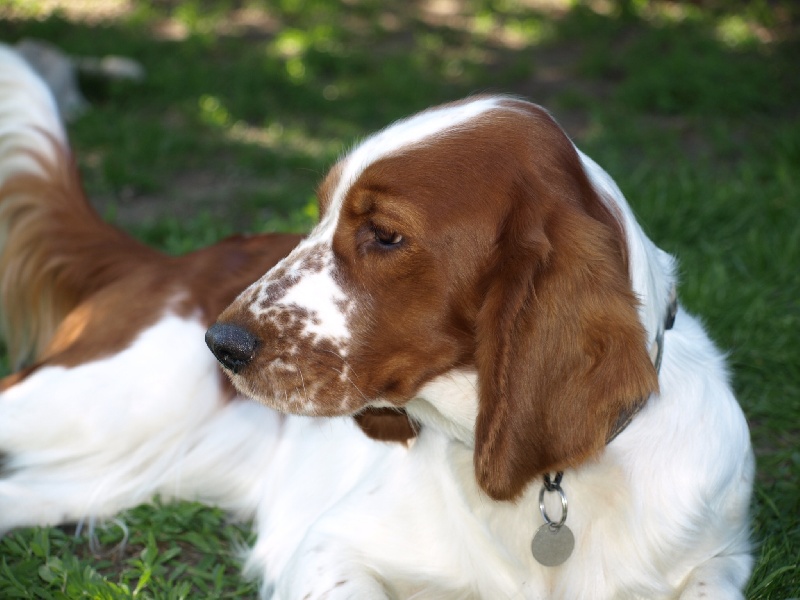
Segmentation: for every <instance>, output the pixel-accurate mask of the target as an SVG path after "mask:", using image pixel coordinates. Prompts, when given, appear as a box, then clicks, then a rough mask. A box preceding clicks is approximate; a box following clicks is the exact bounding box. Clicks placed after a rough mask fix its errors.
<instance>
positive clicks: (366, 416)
mask: <svg viewBox="0 0 800 600" xmlns="http://www.w3.org/2000/svg"><path fill="white" fill-rule="evenodd" d="M353 418H354V419H355V420H356V423H358V426H359V427H361V429H362V430H363V431H364V433H366V434H367V436H368V437H371V438H372V439H373V440H381V441H384V442H407V441H408V440H410V439H411V438H413V437H416V435H417V430H418V429H419V425H417V423H416V422H414V421H412V420H411V419H410V418H409V417H408V415H407V414H406V411H404V410H403V409H402V408H397V409H393V408H367V409H366V410H363V411H361V412H360V413H358V414H357V415H355V417H353Z"/></svg>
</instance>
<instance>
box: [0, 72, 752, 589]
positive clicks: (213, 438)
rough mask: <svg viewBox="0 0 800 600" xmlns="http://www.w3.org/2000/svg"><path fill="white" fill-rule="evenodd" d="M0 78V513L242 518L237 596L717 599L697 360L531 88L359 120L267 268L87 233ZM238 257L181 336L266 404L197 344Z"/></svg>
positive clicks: (729, 433) (726, 515) (729, 568)
mask: <svg viewBox="0 0 800 600" xmlns="http://www.w3.org/2000/svg"><path fill="white" fill-rule="evenodd" d="M2 60H3V61H5V63H6V64H9V62H13V61H10V59H9V58H8V57H5V56H3V57H2ZM0 72H4V73H5V72H7V71H0ZM13 77H14V78H16V79H15V86H12V87H13V89H15V90H17V91H15V94H18V95H20V96H19V99H18V101H16V102H6V101H5V100H3V104H1V105H0V128H3V129H0V133H2V135H3V138H2V141H1V142H0V144H2V145H0V184H2V186H3V187H2V192H0V194H2V196H0V222H2V227H3V228H4V229H3V230H2V232H3V238H2V239H3V241H4V247H3V249H2V255H1V256H2V258H1V259H0V260H2V263H0V264H2V269H3V271H2V281H1V282H0V292H2V302H3V309H4V315H6V314H8V315H16V316H15V317H6V323H5V330H6V332H7V335H9V336H11V337H10V339H12V340H16V341H14V342H13V345H12V347H13V348H23V349H24V348H26V345H25V344H26V342H27V341H30V340H41V341H36V343H35V344H32V345H31V344H29V346H28V347H31V348H33V349H34V354H35V355H36V356H37V359H38V362H36V363H35V364H34V366H33V367H32V368H29V369H27V370H24V371H22V372H21V373H20V374H18V375H16V376H11V378H9V379H7V380H6V381H5V382H4V384H3V386H4V391H3V392H2V396H0V450H2V452H3V453H4V455H5V457H6V460H5V471H4V474H3V476H2V479H0V529H7V528H9V527H14V526H18V525H24V524H32V523H57V522H61V521H63V520H67V519H80V518H86V517H96V516H106V515H109V514H112V513H113V512H114V511H117V510H119V509H120V508H123V507H126V506H130V505H133V504H135V503H136V502H139V501H141V500H146V499H147V498H149V497H150V496H151V495H152V494H153V493H155V492H160V493H161V494H162V495H164V496H167V497H190V498H199V499H203V500H206V501H209V502H215V503H217V504H219V505H221V506H223V507H225V508H227V509H229V510H232V511H236V512H237V513H239V514H242V515H248V514H251V513H252V512H255V515H256V528H257V531H258V539H257V542H256V544H255V547H254V548H253V549H252V552H251V554H250V558H249V562H248V565H247V570H248V571H250V572H251V573H256V574H258V575H259V576H261V577H262V578H263V581H264V585H263V588H262V589H263V593H264V595H265V596H266V597H273V598H281V599H295V598H297V599H311V598H329V599H331V598H387V597H388V598H411V597H414V598H530V599H545V598H560V599H570V600H573V599H575V598H582V599H590V598H598V599H600V598H675V597H680V598H683V599H684V600H688V599H693V598H704V597H705V598H709V599H710V598H741V597H742V594H741V590H742V588H743V586H744V585H745V583H746V581H747V578H748V576H749V573H750V569H751V564H752V559H751V556H750V553H749V543H748V505H749V498H750V490H751V487H752V478H753V459H752V452H751V448H750V441H749V435H748V429H747V425H746V423H745V420H744V418H743V416H742V412H741V410H740V408H739V406H738V404H737V403H736V401H735V399H734V397H733V394H732V392H731V389H730V385H729V383H728V379H727V375H726V371H725V365H724V360H723V357H722V355H721V354H720V352H719V351H718V350H716V349H715V348H714V346H713V344H712V343H711V342H710V341H709V339H708V337H707V335H706V334H705V332H704V330H703V328H702V326H701V325H700V324H699V322H698V321H697V320H696V319H694V318H693V317H691V316H690V315H689V314H687V313H686V312H685V311H684V310H683V309H677V305H676V303H675V302H674V298H673V297H672V293H673V289H674V277H673V260H672V259H671V257H669V256H668V255H667V254H665V253H664V252H662V251H660V250H659V249H658V248H656V247H655V246H654V245H653V244H652V243H651V242H650V240H649V239H648V238H647V237H646V236H645V235H644V233H643V232H642V230H641V228H640V227H639V225H638V224H637V223H636V221H635V219H634V217H633V214H632V212H631V210H630V208H629V207H628V205H627V203H626V202H625V200H624V198H623V196H622V194H621V192H620V191H619V189H618V188H617V187H616V185H615V184H614V183H613V181H612V180H611V179H610V178H609V176H608V175H607V174H606V173H605V172H604V171H603V170H602V169H601V168H600V167H599V166H597V164H596V163H594V162H593V161H592V160H591V159H589V158H588V157H586V156H585V155H583V154H581V153H580V152H579V151H577V150H576V149H575V148H574V146H573V145H572V143H571V142H570V141H569V140H568V138H567V137H566V136H565V134H564V133H563V131H562V130H561V129H560V128H559V127H558V125H557V124H556V123H555V122H554V121H553V120H552V119H551V117H550V116H549V115H548V114H547V113H545V112H544V111H543V110H542V109H540V108H538V107H536V106H534V105H531V104H528V103H526V102H522V101H519V100H514V99H509V98H504V97H481V98H473V99H469V100H466V101H463V102H459V103H455V104H450V105H445V106H442V107H439V108H435V109H431V110H428V111H425V112H423V113H421V114H419V115H416V116H414V117H411V118H409V119H407V120H405V121H401V122H398V123H396V124H394V125H392V126H390V127H389V128H387V129H385V130H384V131H382V132H380V133H378V134H376V135H374V136H372V137H370V138H368V139H367V140H366V141H364V142H363V143H362V144H360V145H359V146H357V147H356V148H355V149H354V150H353V151H352V152H350V153H349V154H347V155H346V156H345V157H344V158H343V159H342V160H341V161H340V162H339V163H338V164H337V165H336V166H335V167H334V168H333V169H332V170H331V172H330V173H329V175H328V176H327V177H326V178H325V180H324V181H323V183H322V185H321V187H320V190H319V200H320V209H321V210H320V212H321V215H322V216H321V220H320V223H319V225H318V226H317V227H316V228H315V229H314V230H313V231H312V232H311V234H310V236H309V237H308V238H307V239H306V240H304V241H303V242H301V243H300V245H299V246H297V248H296V249H295V250H293V251H292V252H291V253H290V254H289V255H288V257H286V258H285V259H284V260H282V261H281V262H279V263H278V264H277V265H276V266H275V267H274V268H270V267H272V264H273V263H274V262H276V260H277V258H278V257H279V256H280V255H281V253H284V252H287V251H288V249H289V248H290V247H291V246H293V245H294V243H295V240H294V239H292V238H276V239H271V238H256V239H255V241H253V243H252V245H248V243H247V242H246V241H234V242H230V243H229V244H231V245H226V244H223V245H221V246H219V247H215V248H212V249H209V250H207V251H203V252H200V253H198V254H196V255H191V256H190V257H186V258H181V259H175V258H165V257H163V256H161V255H159V254H156V253H154V252H153V251H151V250H149V249H146V248H143V247H142V246H140V245H139V244H137V243H135V242H133V241H131V240H129V239H128V238H127V237H125V236H124V235H122V234H120V233H119V232H117V231H115V230H112V229H110V228H109V227H108V226H106V225H104V224H103V223H102V222H100V221H99V219H97V217H96V216H94V214H93V213H92V212H91V211H90V210H89V209H88V208H87V205H86V204H85V202H83V201H82V200H80V201H78V200H76V198H77V197H78V196H80V193H79V191H80V190H79V187H77V180H76V179H75V176H74V171H73V170H71V167H70V166H69V165H70V163H69V160H68V153H67V152H66V150H65V146H64V143H65V142H64V137H63V133H62V132H61V129H60V127H56V124H55V123H54V120H53V117H52V113H49V112H48V111H49V110H50V108H49V107H44V108H43V109H42V110H38V111H37V110H35V109H34V108H33V107H34V105H35V104H36V103H35V102H33V101H32V100H30V98H28V99H26V98H25V94H27V95H28V96H32V97H35V98H36V99H37V101H41V98H42V97H43V92H42V90H41V89H40V88H39V87H37V85H38V84H36V83H35V82H34V81H33V80H32V79H31V77H30V76H29V74H25V73H24V69H23V68H21V67H20V68H15V69H14V75H13ZM17 80H18V81H17ZM23 84H24V85H23ZM0 86H5V87H2V88H0V89H1V91H3V93H4V94H5V90H6V89H9V87H8V84H7V83H6V81H2V80H0ZM1 97H2V98H4V99H5V98H6V96H5V95H3V96H1ZM12 121H13V122H16V123H25V124H26V125H25V126H24V127H22V126H20V127H21V129H20V128H17V129H14V128H11V129H10V131H11V133H12V134H13V135H9V134H8V131H9V127H8V124H9V123H11V122H12ZM42 130H44V131H45V132H46V133H45V134H42ZM30 152H33V153H34V155H35V158H32V157H31V155H30ZM54 215H57V216H54ZM27 230H30V231H31V232H32V233H27V234H26V233H25V232H26V231H27ZM25 235H27V237H17V236H25ZM18 239H19V240H26V241H17V240H18ZM254 271H260V273H264V274H263V276H262V277H261V279H259V280H258V281H256V282H255V283H253V284H252V285H251V286H250V287H249V288H247V289H246V290H245V291H243V292H242V293H241V294H240V295H239V296H238V298H237V299H236V300H235V301H234V302H233V304H232V305H231V306H230V307H229V308H228V309H226V310H225V311H224V312H223V313H222V315H221V316H220V318H219V320H218V321H217V323H216V324H214V325H213V326H212V327H211V328H210V329H209V330H208V332H207V333H206V341H207V343H208V345H209V346H210V347H211V349H212V351H213V352H214V354H215V355H216V356H217V357H218V359H219V360H220V361H221V362H222V364H223V365H224V366H225V367H226V369H227V371H228V373H229V375H230V376H231V380H232V382H233V384H234V386H235V387H236V388H237V389H238V390H240V392H241V393H242V394H244V395H245V396H248V397H252V398H255V399H257V400H258V401H259V402H261V403H263V404H266V405H267V406H268V407H271V408H265V407H262V406H258V405H256V404H255V403H253V402H252V401H249V400H245V399H243V398H236V399H233V400H229V399H228V396H226V393H227V390H226V388H225V386H224V385H222V384H221V382H220V381H219V380H218V374H217V371H216V370H215V368H214V365H212V364H211V359H210V355H209V354H207V353H203V352H202V348H201V343H202V342H199V341H198V340H200V339H201V338H202V331H203V328H204V324H205V323H207V322H209V321H210V320H211V319H213V316H214V315H215V314H216V312H215V311H217V310H218V309H221V308H222V306H221V303H222V304H224V303H225V302H224V301H223V296H224V295H225V294H231V293H234V294H235V292H231V290H234V289H241V288H243V287H244V286H245V285H247V283H249V282H250V281H252V280H253V279H255V275H254ZM7 274H8V275H7ZM223 291H224V293H223ZM30 301H36V303H37V304H35V306H36V307H37V308H36V310H33V311H31V310H29V309H26V308H25V306H26V304H25V302H30ZM9 307H11V308H10V309H9ZM9 310H10V312H7V311H9ZM676 310H677V314H675V312H676ZM47 319H50V321H51V322H52V323H53V325H47V324H46V322H47ZM20 323H21V324H30V325H26V326H24V327H20ZM41 323H45V325H41ZM19 331H21V332H22V334H19V333H18V332H19ZM14 336H16V337H14ZM46 340H49V341H46ZM276 411H280V412H276ZM283 413H290V414H292V415H297V416H284V415H283ZM353 417H355V419H354V418H353ZM359 427H360V429H361V430H363V431H365V432H366V433H367V434H368V436H369V437H368V436H367V435H364V434H363V433H362V431H361V430H359ZM370 438H377V439H378V440H392V441H391V442H387V441H375V440H373V439H370ZM398 440H399V441H402V442H404V443H396V442H397V441H398ZM556 473H557V475H555V474H556ZM551 475H555V479H553V478H552V477H551Z"/></svg>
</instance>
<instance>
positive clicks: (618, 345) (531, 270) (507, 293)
mask: <svg viewBox="0 0 800 600" xmlns="http://www.w3.org/2000/svg"><path fill="white" fill-rule="evenodd" d="M564 141H565V143H566V144H568V145H569V146H568V147H567V146H566V145H565V144H562V147H561V149H560V154H559V153H558V152H559V151H557V150H555V151H554V150H552V148H548V152H547V154H548V156H547V157H542V156H537V158H536V161H535V162H536V163H537V164H536V165H535V166H532V167H530V168H529V169H528V171H527V172H526V173H524V174H522V175H521V176H520V177H519V178H518V180H517V182H516V184H515V186H514V190H513V191H512V192H511V196H512V197H511V198H510V204H509V210H508V214H507V216H506V219H505V221H504V223H503V224H502V225H501V227H500V231H499V235H498V240H497V244H496V247H495V249H494V256H493V258H492V260H491V264H490V265H489V269H488V271H487V276H486V277H487V278H486V282H485V289H486V295H485V298H484V301H483V304H482V306H481V308H480V310H479V313H478V317H477V324H476V336H477V338H476V356H475V358H476V366H477V369H478V377H479V410H478V418H477V422H476V439H475V456H474V461H475V472H476V477H477V480H478V482H479V484H480V485H481V487H482V488H483V489H484V491H486V492H487V493H488V494H489V495H490V496H491V497H492V498H495V499H497V500H509V499H513V498H515V497H517V496H518V495H519V494H520V493H521V492H522V491H523V489H524V487H525V485H526V484H527V483H529V482H530V481H531V480H532V479H533V478H534V477H536V476H538V475H541V474H543V473H546V472H551V471H557V470H561V469H564V468H566V467H569V466H574V465H577V464H579V463H581V462H582V461H584V460H586V459H587V458H589V457H591V456H592V455H594V454H596V453H597V452H599V451H600V450H601V449H602V448H603V446H604V445H605V443H606V439H607V437H608V435H609V433H610V431H611V430H612V428H613V427H614V424H615V422H616V420H617V419H618V418H619V416H620V415H621V414H622V413H623V412H624V411H626V410H628V409H630V408H631V407H632V406H634V405H635V404H637V402H638V401H641V399H642V398H645V397H646V396H647V395H649V394H650V393H651V392H653V391H654V390H656V389H657V387H658V379H657V374H656V371H655V368H654V367H653V365H652V363H651V362H650V359H649V356H648V352H647V344H646V340H645V333H644V329H643V327H642V326H641V324H640V322H639V319H638V316H637V300H636V298H635V296H634V294H633V292H632V290H631V285H630V282H629V276H628V272H627V264H626V262H627V259H626V250H625V246H624V243H623V241H622V240H623V238H622V232H621V230H620V226H619V225H618V224H617V222H616V220H615V219H614V217H613V216H612V215H611V213H610V212H609V211H608V209H607V208H606V207H605V206H604V205H603V204H602V202H601V200H600V199H599V197H598V196H597V194H596V192H595V191H594V189H593V188H592V186H591V184H590V183H589V181H588V179H587V178H586V175H585V173H584V171H583V168H582V166H581V165H580V162H579V159H578V157H577V155H576V154H575V151H574V149H573V148H572V146H571V144H570V143H569V142H568V141H567V140H566V138H565V140H564ZM532 162H533V161H532Z"/></svg>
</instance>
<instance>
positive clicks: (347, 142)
mask: <svg viewBox="0 0 800 600" xmlns="http://www.w3.org/2000/svg"><path fill="white" fill-rule="evenodd" d="M606 4H608V5H610V6H611V8H612V10H611V12H610V13H607V14H602V13H598V12H595V11H594V10H592V9H591V8H590V6H594V7H602V6H604V5H605V4H603V3H599V2H598V3H581V2H575V3H572V4H567V5H565V8H564V10H562V11H556V12H554V13H553V12H545V11H543V10H537V9H536V8H535V5H534V8H530V7H529V6H527V5H526V4H524V3H517V2H514V1H513V0H471V1H467V2H464V4H463V6H464V14H463V15H462V16H461V17H459V18H449V19H448V18H447V15H444V16H442V15H439V16H438V17H437V16H436V15H434V16H431V15H430V14H429V13H426V12H425V11H423V10H422V9H420V8H413V7H412V6H415V5H412V4H411V3H406V2H401V1H400V0H394V1H389V2H379V1H378V0H359V1H354V2H349V3H346V4H343V3H339V2H334V1H333V0H306V1H301V0H278V1H271V2H267V1H266V0H263V1H259V0H250V1H248V2H238V1H233V0H230V1H223V0H219V1H212V0H205V1H200V0H169V1H158V2H156V1H155V0H153V1H150V2H137V3H135V6H134V9H133V10H131V11H128V12H123V13H122V14H121V15H118V16H116V17H114V18H113V19H111V20H108V21H105V22H101V23H97V22H93V21H92V20H91V19H89V20H87V19H86V18H83V17H74V16H70V15H69V14H65V15H62V16H58V15H50V16H44V17H43V16H39V17H37V15H36V14H35V7H34V8H30V6H29V3H27V2H24V1H23V0H15V1H14V2H13V3H12V5H13V6H15V7H16V9H15V10H16V13H14V15H13V18H12V15H11V13H8V15H6V16H8V18H6V19H5V20H1V21H0V39H5V40H8V41H15V40H17V39H19V38H21V37H25V36H27V37H39V38H43V39H46V40H49V41H51V42H54V43H56V44H58V45H60V46H61V47H62V48H64V49H65V50H67V51H69V52H70V53H72V54H82V55H103V54H121V55H127V56H131V57H134V58H136V59H137V60H139V61H141V62H142V63H143V64H144V66H145V67H146V69H147V73H148V76H147V79H146V80H145V81H144V82H143V83H141V84H130V83H127V84H122V83H118V84H108V83H101V82H97V81H87V82H85V87H84V89H85V91H86V95H87V96H88V97H89V99H90V100H91V102H92V105H93V108H92V110H91V111H90V112H89V113H88V114H86V115H85V116H83V117H82V118H81V119H79V120H78V121H76V122H75V123H73V124H72V125H71V127H70V133H71V136H72V140H73V143H74V145H75V148H76V151H77V154H78V158H79V161H80V165H81V170H82V172H83V174H84V179H85V183H86V186H87V189H88V190H89V194H90V196H91V197H92V199H93V201H94V202H95V203H96V205H97V207H98V209H99V210H100V211H101V212H102V214H104V215H105V216H106V217H107V218H108V219H110V220H112V221H115V222H117V223H119V224H120V225H121V226H123V227H125V228H127V229H128V230H129V231H131V232H133V233H134V235H136V236H137V237H140V238H141V239H144V240H146V241H148V242H149V243H152V244H154V245H157V246H159V247H162V248H165V249H167V250H169V251H171V252H183V251H185V250H187V249H190V248H193V247H197V246H201V245H204V244H207V243H210V242H212V241H214V240H216V239H219V238H220V237H222V236H224V235H226V234H228V233H230V232H233V231H243V230H246V231H266V230H296V231H303V230H307V229H308V228H309V227H310V225H311V224H312V223H313V221H314V218H315V216H316V213H315V208H314V204H313V199H314V187H315V185H316V184H317V183H318V181H319V179H320V177H321V175H322V174H323V173H324V172H325V170H326V169H327V168H328V167H329V166H330V164H331V163H332V162H333V160H334V159H335V157H336V156H337V155H338V154H339V153H340V152H341V151H342V150H344V149H346V148H347V147H349V146H351V145H352V144H353V143H355V142H356V141H357V140H358V139H359V137H361V136H363V135H365V134H366V133H368V132H370V131H371V130H374V129H375V128H377V127H381V126H383V125H385V124H387V123H388V122H390V121H391V120H393V119H396V118H399V117H402V116H405V115H408V114H410V113H412V112H414V111H416V110H418V109H421V108H424V107H426V106H429V105H431V104H435V103H438V102H442V101H446V100H450V99H455V98H458V97H461V96H464V95H467V94H469V93H473V92H481V91H503V92H510V93H515V94H519V95H523V96H526V97H529V98H531V99H532V100H534V101H538V102H540V103H542V104H545V105H546V106H548V107H549V108H550V109H551V110H552V111H553V112H554V114H555V116H556V117H557V118H559V119H560V120H561V121H562V122H563V123H564V125H565V126H566V127H567V129H568V131H569V133H570V134H571V135H572V136H573V137H574V138H575V139H576V141H577V142H578V144H579V145H580V146H581V147H582V148H584V149H585V150H587V151H588V152H589V153H590V154H591V155H592V156H593V157H594V158H595V159H597V160H598V161H599V162H600V164H602V165H604V166H605V167H606V168H607V170H608V171H609V172H610V173H611V174H612V175H613V176H614V177H615V178H616V180H617V181H618V183H619V184H620V186H621V187H622V189H623V191H625V193H626V195H627V196H628V198H629V200H630V202H631V204H632V206H633V207H634V210H635V211H636V213H637V214H638V216H639V218H640V220H641V222H642V223H643V224H644V227H645V229H646V230H647V231H648V233H649V234H650V235H651V237H652V238H653V239H654V240H655V241H656V242H657V243H658V244H659V245H660V246H662V247H664V248H665V249H667V250H668V251H670V252H672V253H674V254H676V255H677V256H678V257H679V259H680V263H681V281H682V283H681V287H680V295H681V300H682V302H683V303H684V304H685V305H686V306H687V307H688V308H689V309H690V310H692V311H694V312H696V313H698V314H700V315H702V316H703V319H704V321H705V323H706V324H707V326H708V328H709V330H710V331H711V334H712V336H713V337H714V339H716V340H717V341H718V343H719V344H720V345H721V346H722V347H723V348H725V349H727V350H728V351H729V356H730V365H731V370H732V376H733V380H734V383H735V387H736V390H737V394H738V397H739V399H740V401H741V403H742V406H743V407H744V410H745V412H746V414H747V416H748V419H749V421H750V424H751V430H752V436H753V442H754V445H755V448H756V453H757V458H758V480H757V486H756V493H755V497H754V502H753V516H754V523H753V537H754V540H755V541H756V543H757V547H756V557H757V564H756V568H755V572H754V575H753V578H752V581H751V583H750V586H749V588H748V598H751V599H753V600H756V599H758V600H761V599H772V600H785V599H787V598H797V597H800V566H798V563H799V562H800V350H798V344H797V340H798V337H800V336H799V334H800V191H798V189H800V101H798V98H800V71H798V68H797V65H798V64H800V44H798V37H797V33H798V29H797V25H798V12H797V9H796V8H794V3H792V2H789V1H786V2H781V1H769V2H768V1H767V0H751V1H747V2H745V1H740V2H723V1H722V0H719V1H714V0H704V1H702V2H693V3H689V4H682V3H675V2H673V3H669V4H657V3H648V2H642V1H639V0H618V1H617V2H612V3H606ZM601 5H602V6H601ZM0 6H1V5H0ZM241 9H248V10H249V11H250V13H249V14H250V15H251V16H252V15H255V16H256V17H257V18H255V19H251V20H250V21H249V22H250V25H248V26H244V25H242V26H239V27H238V29H237V27H235V26H234V23H235V22H236V21H235V19H234V18H233V17H236V16H237V15H239V16H241V15H242V14H244V13H242V11H241ZM0 10H3V9H2V8H0ZM26 11H27V13H26ZM0 14H2V13H0ZM26 14H27V16H25V15H26ZM165 32H172V35H167V34H166V33H165ZM176 32H177V33H178V34H179V35H177V36H176V35H175V33H176ZM120 519H121V522H124V524H125V526H126V527H127V530H128V532H129V533H130V537H129V539H128V540H127V543H126V544H125V546H124V549H121V550H120V549H117V550H115V549H114V548H115V545H116V544H118V543H119V542H120V541H121V539H122V529H121V528H120V527H119V526H117V525H114V524H110V525H109V526H108V527H107V528H106V529H102V528H98V529H97V530H96V531H95V532H94V534H93V535H94V536H95V541H94V542H93V541H92V539H93V538H92V536H87V535H86V533H85V532H83V533H82V534H81V535H78V536H76V535H74V534H73V532H71V531H67V530H63V529H30V530H21V531H18V532H15V533H13V534H11V535H10V536H8V537H6V538H4V539H3V540H0V597H3V598H5V597H8V598H14V597H19V598H74V597H83V596H87V597H97V598H128V597H132V596H137V597H142V598H173V597H174V598H178V597H186V598H204V597H206V598H217V597H223V596H224V597H253V596H254V595H255V594H256V587H255V585H254V584H251V583H248V582H244V581H243V580H242V579H241V577H240V576H239V575H238V567H237V559H236V556H237V549H238V547H239V546H240V545H243V544H244V543H245V542H247V541H248V540H249V539H250V534H249V533H248V532H247V531H246V529H242V528H239V527H236V526H233V525H230V524H227V523H226V521H225V518H224V515H222V514H221V513H220V512H219V511H217V510H215V509H213V508H204V507H200V506H198V505H195V504H177V505H164V506H162V505H160V504H156V505H155V506H147V507H140V508H137V509H135V510H133V511H130V512H128V513H125V514H124V515H122V516H121V517H120Z"/></svg>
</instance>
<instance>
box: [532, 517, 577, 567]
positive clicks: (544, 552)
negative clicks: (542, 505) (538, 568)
mask: <svg viewBox="0 0 800 600" xmlns="http://www.w3.org/2000/svg"><path fill="white" fill-rule="evenodd" d="M574 548H575V536H574V535H572V531H570V528H569V527H567V526H566V525H561V526H559V527H556V526H554V525H550V524H548V523H545V524H544V525H542V526H541V527H539V529H538V530H537V531H536V533H535V534H534V536H533V541H531V552H532V553H533V558H535V559H536V560H537V561H538V562H539V564H541V565H544V566H545V567H557V566H558V565H560V564H561V563H563V562H564V561H565V560H567V559H568V558H569V557H570V555H571V554H572V550H573V549H574Z"/></svg>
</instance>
